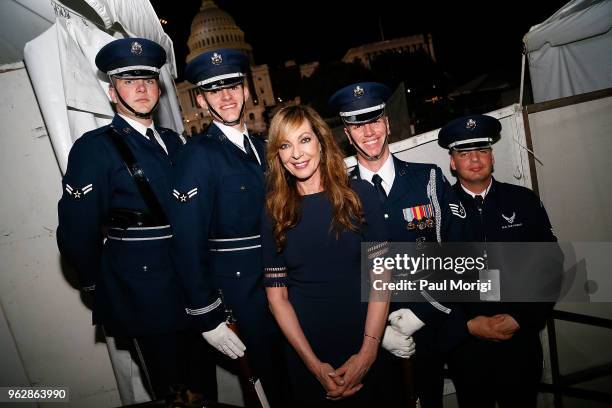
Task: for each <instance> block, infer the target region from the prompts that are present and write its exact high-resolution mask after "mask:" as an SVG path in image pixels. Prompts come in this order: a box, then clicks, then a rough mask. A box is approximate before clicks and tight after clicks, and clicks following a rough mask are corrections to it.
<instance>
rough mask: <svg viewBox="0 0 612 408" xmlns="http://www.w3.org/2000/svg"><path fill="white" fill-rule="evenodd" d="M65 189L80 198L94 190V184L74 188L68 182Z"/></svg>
mask: <svg viewBox="0 0 612 408" xmlns="http://www.w3.org/2000/svg"><path fill="white" fill-rule="evenodd" d="M65 190H66V192H67V193H68V194H69V195H70V196H71V197H72V198H74V199H75V200H80V199H81V198H83V197H85V195H87V193H89V192H90V191H91V190H93V184H88V185H86V186H84V187H82V188H73V187H72V186H71V185H70V184H68V183H66V187H65Z"/></svg>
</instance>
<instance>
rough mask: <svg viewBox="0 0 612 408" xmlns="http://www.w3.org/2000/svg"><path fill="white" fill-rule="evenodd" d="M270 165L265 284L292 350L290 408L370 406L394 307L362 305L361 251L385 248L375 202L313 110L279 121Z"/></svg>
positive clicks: (299, 109)
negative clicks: (377, 245) (369, 245)
mask: <svg viewBox="0 0 612 408" xmlns="http://www.w3.org/2000/svg"><path fill="white" fill-rule="evenodd" d="M267 158H268V164H269V174H268V189H269V191H268V195H267V197H266V210H267V211H266V214H265V216H264V217H265V220H264V223H263V225H264V227H263V232H262V246H263V253H264V268H265V272H264V273H265V275H264V283H265V286H266V293H267V295H268V301H269V303H270V308H271V310H272V313H273V314H274V317H275V318H276V321H277V322H278V324H279V326H280V328H281V329H282V331H283V333H284V334H285V336H286V338H287V340H288V344H287V347H286V350H285V351H286V355H287V362H288V366H289V380H290V383H291V386H292V393H293V397H294V401H293V404H292V406H308V407H320V406H326V405H328V404H330V405H332V406H366V405H369V406H373V405H371V404H374V403H375V401H376V399H375V398H374V397H375V396H374V388H375V386H374V384H375V383H379V381H374V378H375V376H376V374H375V372H376V371H377V369H376V365H377V363H376V357H377V353H378V348H379V345H380V340H381V338H382V335H383V330H384V328H385V321H386V317H387V312H388V302H387V301H386V300H385V299H383V300H380V301H375V300H370V301H369V302H367V301H364V302H362V301H361V269H360V268H361V266H360V260H361V243H362V242H374V241H379V242H382V241H385V240H386V232H385V229H384V221H383V213H382V209H381V207H380V204H379V201H378V198H377V196H376V192H375V191H374V189H373V188H372V187H371V186H370V185H369V184H367V183H366V182H363V181H357V180H354V181H349V179H348V176H347V174H346V167H345V165H344V161H343V158H342V153H341V151H340V149H339V147H338V146H337V144H336V142H335V141H334V139H333V136H332V133H331V130H330V129H329V127H328V126H327V125H326V124H325V122H324V121H323V120H322V119H321V117H320V116H319V115H318V114H317V113H316V112H315V111H314V110H312V109H311V108H309V107H305V106H290V107H286V108H284V109H282V110H281V111H279V112H278V113H277V114H276V115H275V116H274V118H273V120H272V123H271V126H270V132H269V146H268V157H267ZM366 293H367V292H366ZM389 391H391V390H389ZM332 401H333V402H332Z"/></svg>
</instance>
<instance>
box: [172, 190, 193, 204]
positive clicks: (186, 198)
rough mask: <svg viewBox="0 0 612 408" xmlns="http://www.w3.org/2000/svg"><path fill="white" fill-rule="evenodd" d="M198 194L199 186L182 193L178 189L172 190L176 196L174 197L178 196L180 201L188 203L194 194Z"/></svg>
mask: <svg viewBox="0 0 612 408" xmlns="http://www.w3.org/2000/svg"><path fill="white" fill-rule="evenodd" d="M196 194H198V188H197V187H195V188H192V189H191V190H189V191H188V192H186V193H181V192H180V191H178V190H172V195H173V196H174V198H176V199H177V200H178V201H179V202H180V203H186V202H187V201H189V200H190V199H191V198H192V197H193V196H195V195H196Z"/></svg>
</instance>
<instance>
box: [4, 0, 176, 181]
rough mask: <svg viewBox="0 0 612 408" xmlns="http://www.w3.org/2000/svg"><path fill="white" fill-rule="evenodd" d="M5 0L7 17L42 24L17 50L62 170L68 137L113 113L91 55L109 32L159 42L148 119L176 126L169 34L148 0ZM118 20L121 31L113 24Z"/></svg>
mask: <svg viewBox="0 0 612 408" xmlns="http://www.w3.org/2000/svg"><path fill="white" fill-rule="evenodd" d="M7 1H8V2H9V3H7V4H9V5H11V8H10V9H11V10H13V12H14V13H15V17H14V18H17V16H20V17H19V18H18V20H19V21H23V22H26V23H27V21H30V20H31V21H35V22H37V23H40V24H39V27H44V30H46V31H44V32H43V33H42V34H40V35H39V36H38V37H36V38H34V39H33V40H32V41H29V42H28V43H27V44H26V45H25V48H24V51H23V56H24V60H25V63H26V67H27V69H28V73H29V74H30V78H31V81H32V86H33V88H34V92H35V93H36V98H37V99H38V104H39V106H40V109H41V112H42V114H43V118H44V120H45V124H46V127H47V131H48V132H49V136H50V138H51V143H52V144H53V150H54V151H55V154H56V157H57V161H58V163H59V165H60V169H61V170H62V172H64V171H65V170H66V164H67V160H68V152H69V151H70V148H71V146H72V143H73V142H74V141H75V140H76V139H77V138H78V137H80V136H81V135H82V134H83V133H84V132H86V131H88V130H92V129H95V128H97V127H99V126H102V125H104V124H107V123H109V122H110V120H111V119H112V116H113V110H112V108H111V105H110V102H109V98H108V95H107V89H108V82H107V81H108V79H107V78H105V77H104V76H103V75H101V73H100V72H99V71H98V69H97V68H96V66H95V63H94V60H95V56H96V54H97V52H98V50H99V49H100V48H102V47H103V46H104V45H105V44H107V43H108V42H110V41H112V40H113V39H114V38H115V37H123V36H125V35H126V34H127V36H128V37H143V38H148V39H150V40H153V41H156V42H157V43H159V44H161V45H162V46H163V47H164V48H165V50H166V54H167V56H168V61H167V63H166V65H164V67H163V69H162V72H161V75H160V81H161V86H162V98H161V100H160V103H159V105H158V109H157V112H156V117H155V121H156V123H158V124H160V125H161V126H165V127H169V128H171V129H175V130H176V131H177V132H179V133H181V132H182V131H183V122H182V119H181V114H180V107H179V104H178V99H177V97H176V88H175V86H174V81H173V77H176V64H175V59H174V50H173V45H172V40H171V39H170V37H169V36H168V35H167V34H166V33H165V32H164V31H163V29H162V27H161V24H160V23H159V19H158V17H157V15H156V14H155V11H154V10H153V7H152V6H151V3H150V2H149V0H64V1H62V2H60V1H49V2H40V1H38V2H36V1H32V0H7ZM69 5H70V6H73V7H74V8H69ZM75 9H77V10H79V12H77V11H75ZM49 15H52V16H54V23H53V24H49V21H48V20H49ZM86 16H88V17H86ZM117 24H118V25H120V27H119V29H121V28H122V29H123V31H125V33H123V32H122V31H118V30H117V28H118V26H117ZM26 31H27V36H30V35H32V33H31V32H30V31H31V30H30V31H28V30H26ZM109 33H111V34H112V35H111V34H109ZM7 47H8V46H7ZM15 47H16V45H11V46H10V47H8V48H7V49H11V48H13V49H14V48H15Z"/></svg>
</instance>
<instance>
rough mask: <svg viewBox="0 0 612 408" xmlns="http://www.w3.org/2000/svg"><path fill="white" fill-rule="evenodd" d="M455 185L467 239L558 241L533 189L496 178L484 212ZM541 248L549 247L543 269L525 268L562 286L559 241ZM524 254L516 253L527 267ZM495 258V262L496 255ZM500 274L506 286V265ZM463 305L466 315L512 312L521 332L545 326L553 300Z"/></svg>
mask: <svg viewBox="0 0 612 408" xmlns="http://www.w3.org/2000/svg"><path fill="white" fill-rule="evenodd" d="M453 189H454V190H455V192H456V194H457V196H458V197H459V198H460V200H461V202H462V203H463V205H464V206H465V210H466V212H467V220H468V221H469V222H470V224H471V229H470V233H471V236H470V238H469V239H467V240H466V241H471V242H489V243H493V242H556V241H557V238H556V237H555V235H554V234H553V231H552V226H551V224H550V221H549V219H548V215H547V214H546V210H545V209H544V206H543V205H542V203H541V201H540V199H539V198H538V197H537V196H536V195H535V194H534V193H533V191H531V190H529V189H527V188H525V187H521V186H516V185H513V184H508V183H501V182H499V181H497V180H495V179H493V181H492V184H491V188H490V189H489V192H488V193H487V195H486V196H485V198H484V201H483V204H482V216H481V215H480V213H479V212H478V210H477V208H476V205H475V202H474V199H473V198H472V196H471V195H469V194H467V193H466V192H465V191H464V190H463V188H462V187H461V185H460V184H459V182H457V183H456V184H455V185H454V186H453ZM539 248H540V249H539V250H540V251H542V250H545V251H546V254H540V255H541V256H542V257H543V258H546V262H545V263H544V264H541V266H542V268H541V269H540V268H537V267H536V270H530V271H526V272H527V273H534V274H536V273H537V274H547V276H546V277H545V279H544V280H545V281H547V282H551V284H552V285H555V284H556V285H557V287H559V288H560V284H561V274H562V271H563V269H562V268H563V254H562V253H561V250H560V248H559V247H558V246H557V245H553V246H550V247H546V248H541V247H539ZM525 257H528V255H527V254H522V256H521V257H516V262H517V263H519V266H518V267H519V268H521V266H522V267H524V265H522V264H521V262H522V261H523V260H524V259H523V258H525ZM492 261H493V262H494V261H495V259H493V260H492ZM506 264H508V262H506ZM536 265H537V264H536ZM512 266H516V265H512ZM531 266H532V267H533V266H534V265H533V264H531ZM489 267H490V268H496V267H498V265H495V264H490V265H489ZM521 269H522V268H521ZM506 272H507V271H506ZM501 274H502V275H501V276H502V288H503V284H504V282H503V280H504V277H505V276H504V270H503V269H502V270H501ZM518 279H520V278H518ZM523 284H525V285H528V284H529V280H526V281H525V282H523ZM502 296H503V291H502ZM462 305H463V308H464V309H465V315H466V316H465V317H466V318H467V319H471V318H473V317H475V316H478V315H484V316H493V315H495V314H498V313H507V314H510V315H511V316H512V317H514V318H515V320H516V321H517V322H518V323H519V325H520V327H521V329H520V330H519V332H517V333H518V335H520V334H521V333H524V332H530V333H533V332H538V331H539V330H541V329H542V328H544V325H545V323H546V318H547V317H548V315H549V314H550V312H551V310H552V308H553V306H554V304H553V303H552V302H541V303H538V302H529V303H527V302H525V303H511V302H480V303H463V304H462Z"/></svg>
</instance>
